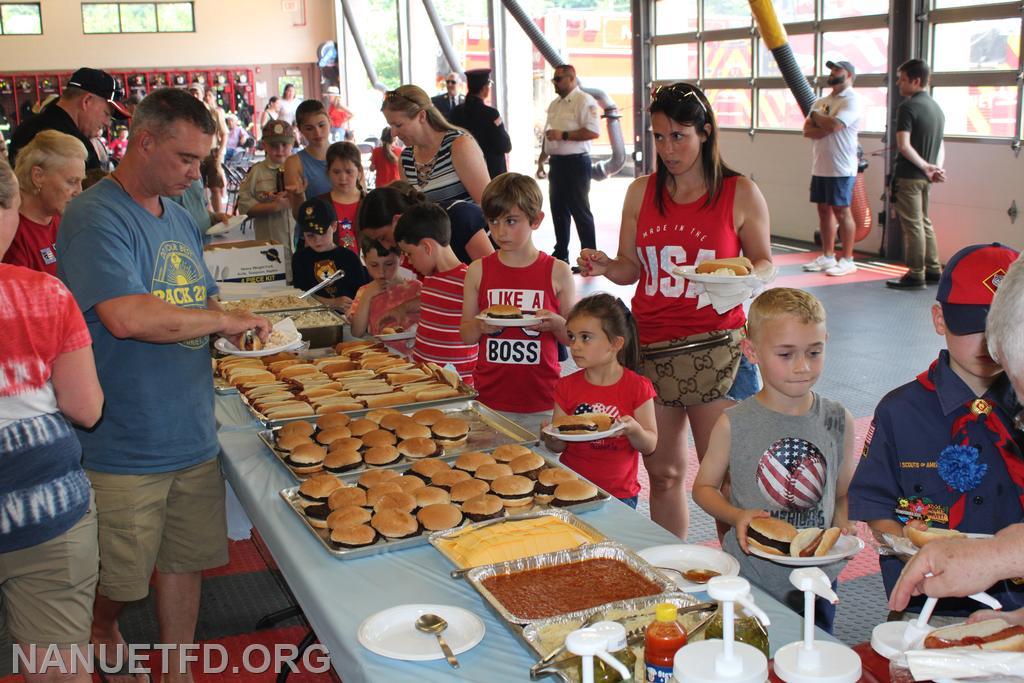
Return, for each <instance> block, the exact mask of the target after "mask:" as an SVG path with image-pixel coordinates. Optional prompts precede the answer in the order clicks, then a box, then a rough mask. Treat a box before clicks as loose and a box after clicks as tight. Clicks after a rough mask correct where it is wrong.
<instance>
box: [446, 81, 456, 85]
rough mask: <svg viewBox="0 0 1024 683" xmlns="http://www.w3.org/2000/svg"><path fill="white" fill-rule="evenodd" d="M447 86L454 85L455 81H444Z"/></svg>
mask: <svg viewBox="0 0 1024 683" xmlns="http://www.w3.org/2000/svg"><path fill="white" fill-rule="evenodd" d="M445 83H447V84H448V85H455V81H445Z"/></svg>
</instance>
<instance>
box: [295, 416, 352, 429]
mask: <svg viewBox="0 0 1024 683" xmlns="http://www.w3.org/2000/svg"><path fill="white" fill-rule="evenodd" d="M351 421H352V418H350V417H349V416H348V415H345V414H344V413H329V414H327V415H323V416H321V417H319V418H317V421H316V426H317V429H323V430H327V429H333V428H335V427H348V423H349V422H351ZM292 424H294V423H292Z"/></svg>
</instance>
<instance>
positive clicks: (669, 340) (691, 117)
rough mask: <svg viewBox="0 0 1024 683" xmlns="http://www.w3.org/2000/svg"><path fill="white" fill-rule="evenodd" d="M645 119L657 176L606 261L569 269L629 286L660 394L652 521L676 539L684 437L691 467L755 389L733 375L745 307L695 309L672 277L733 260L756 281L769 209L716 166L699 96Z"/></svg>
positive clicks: (764, 264)
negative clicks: (741, 261) (689, 434)
mask: <svg viewBox="0 0 1024 683" xmlns="http://www.w3.org/2000/svg"><path fill="white" fill-rule="evenodd" d="M649 111H650V112H651V130H652V132H653V133H654V146H655V150H656V151H657V153H658V167H657V171H656V172H655V173H654V174H653V175H650V176H644V177H642V178H637V179H636V180H635V181H633V183H632V184H631V185H630V186H629V190H627V192H626V201H625V204H624V206H623V208H622V228H621V230H620V232H619V250H618V254H616V256H615V258H611V257H609V256H608V255H607V254H605V253H604V252H600V251H596V250H592V249H584V250H583V251H582V252H581V253H580V259H579V264H580V268H581V271H582V273H583V274H584V275H590V276H594V275H604V276H605V277H607V278H608V279H609V280H611V281H612V282H615V283H616V284H620V285H628V284H632V283H637V289H636V294H635V296H634V297H633V304H632V309H633V314H634V315H635V316H636V324H637V329H638V330H639V334H640V344H641V358H642V360H643V362H642V364H641V370H640V371H641V373H642V374H644V375H645V376H646V377H648V378H650V379H651V381H652V382H653V384H654V386H655V389H656V391H657V392H658V400H657V402H656V406H655V417H656V419H657V422H658V447H657V449H656V450H655V452H654V454H653V457H651V458H648V459H647V460H645V465H646V466H647V472H648V474H649V475H650V477H651V519H653V520H654V521H655V522H657V523H658V524H660V525H661V526H663V527H665V528H666V529H668V530H669V531H671V532H672V533H674V534H676V535H677V536H679V537H680V538H686V533H687V530H688V526H689V521H690V520H689V508H688V506H687V500H686V499H687V496H686V487H685V480H686V465H687V459H688V455H687V449H686V430H687V426H689V425H692V430H693V440H694V444H695V445H696V449H697V459H698V460H700V459H701V458H702V457H703V456H704V451H705V450H706V449H707V445H708V439H709V438H710V436H711V429H712V427H713V426H714V424H715V422H716V421H717V420H718V418H719V416H720V415H721V414H722V411H724V410H725V408H726V407H727V406H730V405H732V404H733V403H734V402H735V401H740V400H743V399H744V398H747V397H748V396H750V395H752V394H753V393H755V392H756V391H757V381H756V372H755V371H754V370H753V367H752V366H749V365H746V366H744V367H742V368H741V364H742V361H741V359H742V354H741V353H740V349H739V343H740V340H741V338H742V336H743V327H744V325H745V323H746V318H745V316H744V314H743V308H742V307H741V306H738V307H735V308H733V309H731V310H729V311H726V312H725V313H723V314H719V313H717V312H716V311H715V310H714V307H712V306H705V307H702V308H697V294H698V292H697V291H696V289H695V288H694V286H693V283H691V282H688V281H686V280H684V279H683V278H681V277H679V276H678V275H677V274H676V273H675V269H676V268H677V267H679V266H684V265H694V264H697V263H700V262H701V261H705V260H708V259H715V258H728V257H732V256H739V254H740V252H741V251H742V253H743V254H744V255H746V256H747V258H749V259H750V260H751V261H752V262H753V264H754V270H755V273H756V274H757V275H758V276H760V277H761V278H762V279H763V280H766V279H769V276H770V274H771V272H772V263H771V245H770V243H769V220H768V205H767V204H766V203H765V200H764V197H763V196H762V195H761V191H760V190H758V189H757V186H756V185H755V184H754V183H753V181H752V180H750V179H749V178H745V177H743V176H741V175H739V174H738V173H736V172H735V171H733V170H732V169H730V168H729V167H728V166H726V165H725V163H724V162H723V161H722V158H721V156H719V153H718V125H717V122H716V121H715V114H714V111H712V109H711V104H710V103H709V102H708V100H707V97H706V96H705V95H704V93H703V92H702V91H701V90H700V89H699V88H697V87H696V86H693V85H690V84H689V83H675V84H673V85H669V86H664V87H661V88H658V89H657V90H656V91H655V93H654V97H653V101H652V102H651V106H650V108H649ZM751 375H753V377H751ZM741 387H742V389H743V390H742V391H739V389H740V388H741Z"/></svg>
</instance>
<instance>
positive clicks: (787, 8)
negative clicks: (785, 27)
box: [773, 0, 814, 24]
mask: <svg viewBox="0 0 1024 683" xmlns="http://www.w3.org/2000/svg"><path fill="white" fill-rule="evenodd" d="M773 4H774V5H775V14H776V16H778V17H779V21H781V22H782V23H783V24H788V23H791V22H794V21H811V20H812V19H814V0H775V2H774V3H773Z"/></svg>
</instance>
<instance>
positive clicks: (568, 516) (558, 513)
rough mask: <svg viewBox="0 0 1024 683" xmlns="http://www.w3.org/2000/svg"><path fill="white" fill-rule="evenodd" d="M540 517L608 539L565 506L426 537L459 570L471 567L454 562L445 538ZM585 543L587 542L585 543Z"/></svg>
mask: <svg viewBox="0 0 1024 683" xmlns="http://www.w3.org/2000/svg"><path fill="white" fill-rule="evenodd" d="M540 517H554V518H555V519H559V520H561V521H563V522H565V523H566V524H568V525H569V526H572V527H575V528H576V529H578V530H579V531H580V532H582V533H584V534H587V535H588V536H590V537H591V538H593V539H594V540H593V543H601V542H602V541H606V540H607V539H608V537H607V536H605V535H604V534H602V533H601V532H600V531H598V530H597V529H595V528H594V527H592V526H590V525H589V524H587V523H586V522H584V521H583V520H582V519H580V518H579V517H577V516H576V515H574V514H573V513H572V512H570V511H569V510H567V509H565V508H549V509H546V510H535V511H533V512H528V513H526V514H522V515H511V516H509V517H502V518H500V519H488V520H486V521H483V522H477V523H475V524H467V525H465V526H461V527H458V528H456V529H448V530H446V531H435V532H434V533H432V534H430V537H429V538H428V539H427V540H429V541H430V545H432V546H434V547H435V548H436V549H437V551H438V552H439V553H441V554H442V555H444V556H445V557H446V558H448V561H449V562H451V563H452V564H454V565H455V566H456V567H458V568H459V569H460V570H468V569H472V567H463V566H461V565H459V564H458V562H456V560H455V558H454V557H452V555H451V554H450V553H449V552H448V546H447V544H446V543H445V541H446V540H449V539H451V538H452V537H454V536H461V535H462V534H464V533H469V532H472V531H474V530H476V529H483V528H484V527H488V526H497V525H499V524H503V523H507V522H514V521H520V520H524V519H538V518H540ZM585 545H587V544H585Z"/></svg>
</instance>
